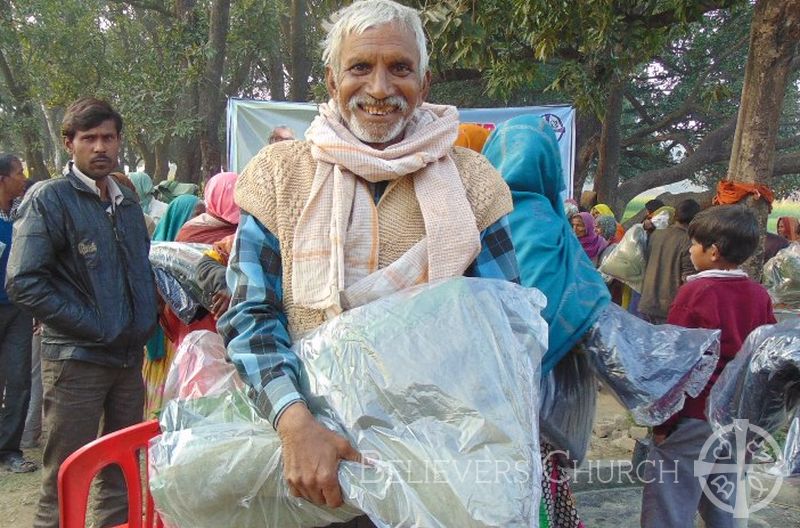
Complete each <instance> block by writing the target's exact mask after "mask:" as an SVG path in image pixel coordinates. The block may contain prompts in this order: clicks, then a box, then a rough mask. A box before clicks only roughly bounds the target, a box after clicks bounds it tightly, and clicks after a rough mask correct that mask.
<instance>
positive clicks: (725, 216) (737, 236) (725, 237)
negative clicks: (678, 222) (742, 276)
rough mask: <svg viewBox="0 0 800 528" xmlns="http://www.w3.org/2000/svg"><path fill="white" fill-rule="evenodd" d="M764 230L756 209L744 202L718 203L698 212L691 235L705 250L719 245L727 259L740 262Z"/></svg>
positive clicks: (750, 253)
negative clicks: (747, 206) (760, 225)
mask: <svg viewBox="0 0 800 528" xmlns="http://www.w3.org/2000/svg"><path fill="white" fill-rule="evenodd" d="M760 236H761V232H760V230H759V228H758V219H757V218H756V215H755V214H753V212H752V211H751V210H750V209H748V208H746V207H743V206H741V205H718V206H716V207H711V208H709V209H706V210H705V211H701V212H699V213H697V215H696V216H695V217H694V220H692V222H691V223H690V224H689V237H690V238H691V239H692V240H695V241H697V242H698V243H700V245H702V246H703V249H707V248H709V247H711V245H712V244H713V245H715V246H717V251H719V254H720V255H721V256H722V258H724V259H725V260H726V261H728V262H730V263H731V264H735V265H737V266H738V265H739V264H741V263H742V262H744V261H745V260H747V258H748V257H749V256H750V255H752V254H753V252H754V251H755V250H756V247H757V246H758V239H759V237H760Z"/></svg>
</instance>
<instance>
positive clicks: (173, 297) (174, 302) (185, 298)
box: [153, 268, 200, 324]
mask: <svg viewBox="0 0 800 528" xmlns="http://www.w3.org/2000/svg"><path fill="white" fill-rule="evenodd" d="M153 276H154V277H155V282H156V288H158V293H159V294H160V295H161V298H162V299H164V302H166V303H167V304H168V305H169V307H170V309H172V311H173V312H174V313H175V315H177V316H178V319H180V320H181V321H183V322H184V323H185V324H189V323H191V322H192V321H194V318H195V316H196V315H197V310H198V309H200V304H199V303H198V302H197V301H196V300H195V298H194V297H193V296H192V294H190V293H189V291H188V290H187V289H186V288H184V287H183V284H181V283H180V282H179V281H178V279H176V278H175V277H173V276H172V275H171V274H170V273H169V272H168V271H166V270H164V269H161V268H153Z"/></svg>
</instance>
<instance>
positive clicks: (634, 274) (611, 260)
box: [599, 224, 647, 292]
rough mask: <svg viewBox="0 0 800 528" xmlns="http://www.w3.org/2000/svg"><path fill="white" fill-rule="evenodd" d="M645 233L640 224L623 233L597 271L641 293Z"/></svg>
mask: <svg viewBox="0 0 800 528" xmlns="http://www.w3.org/2000/svg"><path fill="white" fill-rule="evenodd" d="M646 248H647V233H646V232H645V230H644V228H643V227H642V225H641V224H636V225H634V226H632V227H631V228H630V229H628V230H627V231H625V235H623V237H622V240H620V241H619V244H617V246H616V247H615V248H614V249H613V251H611V253H610V254H609V255H608V257H606V258H604V259H603V262H602V263H601V264H600V267H599V271H600V273H602V274H603V275H604V276H608V277H612V278H614V279H617V280H619V281H621V282H624V283H625V284H627V285H628V286H630V287H631V288H633V289H634V290H635V291H637V292H641V291H642V282H643V281H644V270H645V267H646V265H647V261H646V260H645V249H646Z"/></svg>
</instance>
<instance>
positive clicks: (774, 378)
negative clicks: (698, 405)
mask: <svg viewBox="0 0 800 528" xmlns="http://www.w3.org/2000/svg"><path fill="white" fill-rule="evenodd" d="M798 411H800V318H794V319H790V320H787V321H783V322H781V323H778V324H775V325H765V326H762V327H759V328H756V329H755V330H753V332H751V333H750V335H749V336H748V337H747V339H746V340H745V342H744V345H742V349H741V350H740V351H739V353H738V354H736V357H735V358H733V360H732V361H731V362H730V363H728V364H727V365H726V366H725V369H724V370H723V371H722V373H721V374H720V376H719V378H718V379H717V382H716V383H715V384H714V387H713V388H712V389H711V394H710V395H709V397H708V403H707V408H706V414H707V415H708V420H709V422H710V423H711V425H712V426H713V427H714V428H715V429H722V428H725V429H727V430H729V431H730V432H731V434H735V432H736V429H742V433H744V434H745V435H747V437H748V442H744V443H742V442H735V441H731V445H732V446H734V447H736V446H738V445H748V444H749V440H750V439H751V438H750V437H752V436H753V435H754V434H755V435H756V436H763V433H761V432H760V431H758V430H757V429H754V427H758V428H761V429H763V430H764V431H766V432H767V433H769V434H770V435H771V434H774V433H775V432H777V431H778V430H779V429H781V427H782V426H783V425H784V424H786V423H787V422H788V421H789V420H790V419H791V418H792V417H793V416H795V414H796V413H798ZM731 426H734V427H733V428H732V427H731ZM745 427H746V429H747V430H744V429H743V428H745ZM762 440H763V439H762ZM748 448H749V445H748ZM749 454H751V455H752V454H753V453H749ZM794 456H797V455H794ZM795 463H796V462H794V461H789V462H788V465H790V466H791V465H793V464H795Z"/></svg>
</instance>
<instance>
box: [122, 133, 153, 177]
mask: <svg viewBox="0 0 800 528" xmlns="http://www.w3.org/2000/svg"><path fill="white" fill-rule="evenodd" d="M124 145H125V150H124V158H125V165H127V166H128V172H134V171H136V170H137V169H138V168H139V159H141V158H140V157H139V153H138V152H136V145H135V144H134V143H133V141H131V140H130V139H128V140H127V141H125V143H124ZM145 172H147V166H146V165H145ZM147 174H150V173H149V172H148V173H147Z"/></svg>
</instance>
